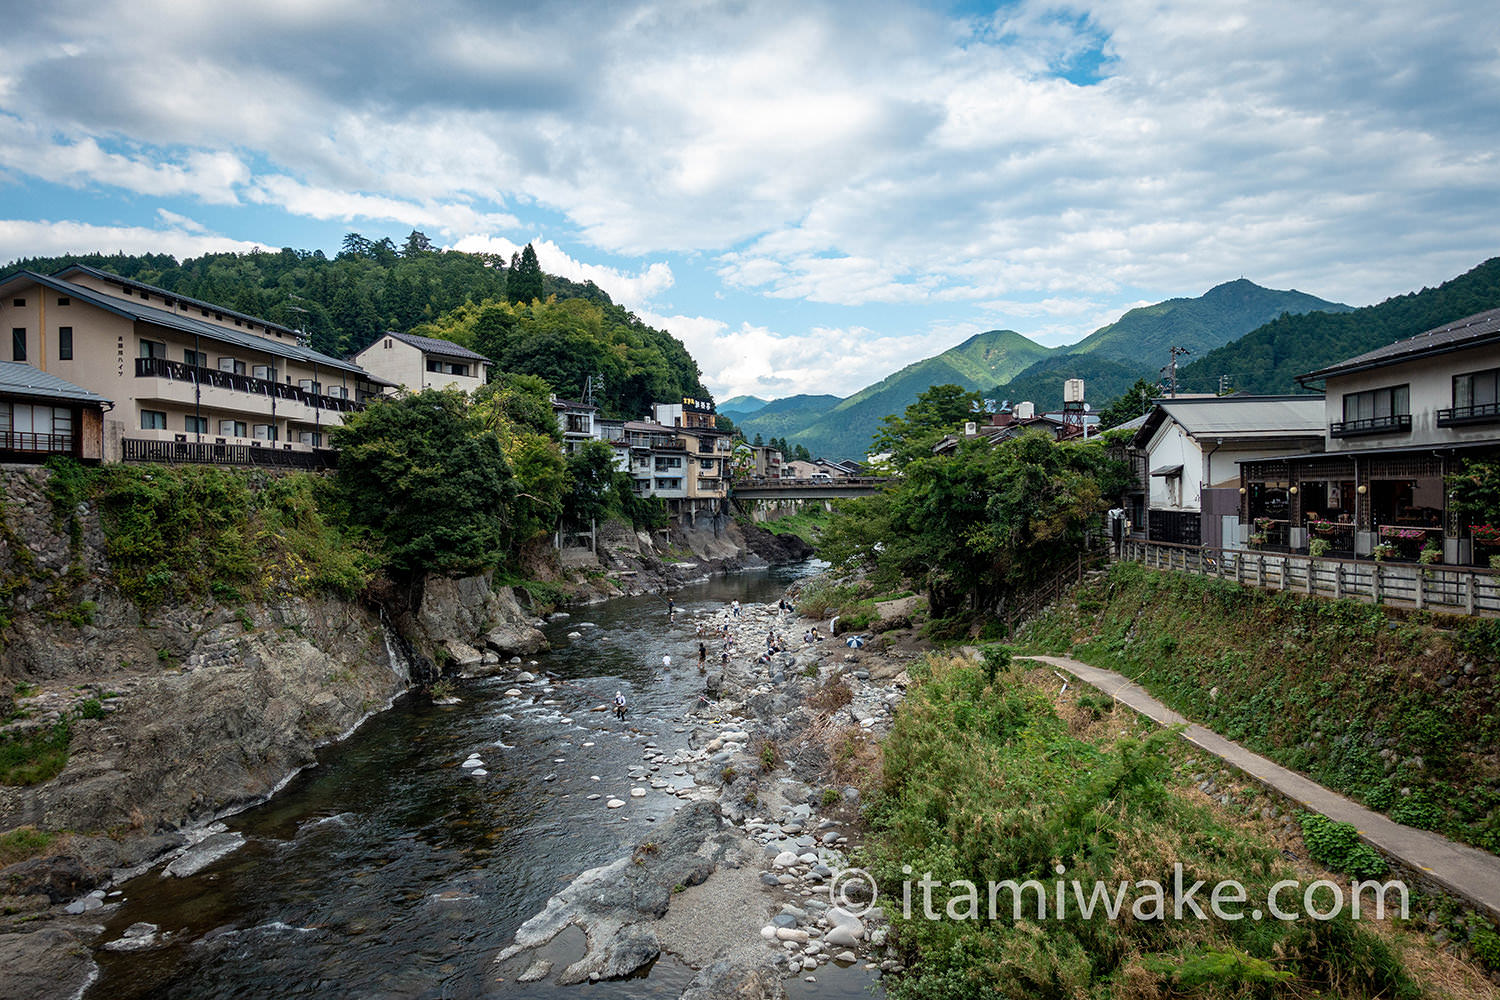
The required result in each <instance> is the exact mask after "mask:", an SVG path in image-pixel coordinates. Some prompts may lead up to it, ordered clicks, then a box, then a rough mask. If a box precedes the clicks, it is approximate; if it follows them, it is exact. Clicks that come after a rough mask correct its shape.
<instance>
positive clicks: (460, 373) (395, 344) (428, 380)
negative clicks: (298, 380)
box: [354, 330, 494, 392]
mask: <svg viewBox="0 0 1500 1000" xmlns="http://www.w3.org/2000/svg"><path fill="white" fill-rule="evenodd" d="M354 361H355V363H356V364H358V365H359V366H360V367H361V368H363V369H364V370H365V371H367V372H369V373H370V374H372V375H374V376H376V377H377V378H380V379H383V380H384V381H386V382H389V383H391V384H392V385H399V386H402V387H403V388H406V389H409V390H410V391H412V392H420V391H422V390H423V389H462V390H463V391H464V392H473V391H474V390H475V389H478V388H479V387H480V386H482V385H484V384H485V383H486V382H488V381H489V380H490V369H491V368H492V367H494V362H492V361H490V359H489V358H487V357H485V356H484V355H483V354H478V353H476V352H474V351H471V350H469V349H468V348H467V347H461V346H459V345H458V344H455V343H454V342H453V341H451V340H439V339H437V338H436V337H418V336H415V335H414V334H410V333H396V332H394V331H390V330H387V331H386V332H385V334H384V335H383V336H381V337H380V338H379V339H378V340H376V341H375V342H374V343H373V344H371V345H370V346H369V347H366V348H365V349H364V350H362V351H360V352H359V353H358V354H356V355H354Z"/></svg>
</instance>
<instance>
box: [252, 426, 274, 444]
mask: <svg viewBox="0 0 1500 1000" xmlns="http://www.w3.org/2000/svg"><path fill="white" fill-rule="evenodd" d="M254 437H255V438H256V440H258V441H275V440H276V425H275V424H256V425H255V427H254Z"/></svg>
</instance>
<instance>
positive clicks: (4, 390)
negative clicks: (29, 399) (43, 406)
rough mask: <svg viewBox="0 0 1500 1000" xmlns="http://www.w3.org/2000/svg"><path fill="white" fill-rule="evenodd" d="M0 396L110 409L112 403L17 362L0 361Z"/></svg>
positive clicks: (38, 369)
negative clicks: (90, 404) (57, 401)
mask: <svg viewBox="0 0 1500 1000" xmlns="http://www.w3.org/2000/svg"><path fill="white" fill-rule="evenodd" d="M0 395H4V396H34V397H36V398H38V399H67V400H72V401H74V402H78V403H95V404H97V405H99V406H110V405H112V402H113V401H112V400H108V399H105V398H104V397H103V396H101V395H99V394H98V393H94V392H89V391H88V390H87V389H84V388H81V387H79V386H76V385H74V384H73V383H72V382H68V381H66V380H64V379H60V378H58V377H57V376H56V375H53V374H52V373H50V372H44V371H42V370H41V369H40V368H34V367H32V366H31V365H27V364H22V363H21V362H19V361H0Z"/></svg>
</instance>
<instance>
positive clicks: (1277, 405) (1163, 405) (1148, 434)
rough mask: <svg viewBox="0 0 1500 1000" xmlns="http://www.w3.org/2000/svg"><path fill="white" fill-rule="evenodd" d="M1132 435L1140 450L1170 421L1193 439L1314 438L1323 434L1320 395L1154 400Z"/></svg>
mask: <svg viewBox="0 0 1500 1000" xmlns="http://www.w3.org/2000/svg"><path fill="white" fill-rule="evenodd" d="M1153 402H1154V403H1155V404H1156V408H1155V409H1153V410H1152V411H1151V412H1150V413H1149V414H1148V415H1147V417H1146V420H1145V422H1144V423H1142V424H1141V427H1140V429H1139V430H1138V431H1136V433H1135V438H1134V439H1133V443H1134V444H1135V446H1136V447H1143V446H1144V445H1146V444H1147V443H1148V442H1149V441H1150V440H1151V438H1152V437H1153V436H1155V434H1156V430H1157V428H1158V427H1160V426H1161V425H1162V423H1163V422H1164V421H1165V420H1166V418H1167V417H1170V418H1172V419H1173V420H1175V421H1177V422H1178V423H1179V424H1181V425H1182V427H1183V429H1184V430H1186V431H1187V432H1188V433H1189V434H1191V435H1193V436H1194V437H1197V438H1205V437H1225V438H1246V437H1254V438H1266V437H1316V436H1320V435H1322V434H1323V433H1324V432H1326V431H1327V426H1326V425H1325V424H1324V422H1323V421H1324V409H1323V397H1322V396H1217V397H1211V398H1207V399H1181V398H1178V399H1157V400H1153Z"/></svg>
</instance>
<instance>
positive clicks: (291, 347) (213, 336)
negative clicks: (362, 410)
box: [0, 271, 373, 381]
mask: <svg viewBox="0 0 1500 1000" xmlns="http://www.w3.org/2000/svg"><path fill="white" fill-rule="evenodd" d="M18 280H25V281H28V282H34V283H36V284H39V285H45V286H47V287H48V288H51V289H53V290H54V291H57V292H61V293H62V294H63V295H67V296H70V297H72V298H75V299H78V300H79V301H82V302H87V303H88V304H89V305H92V306H97V307H98V308H100V309H104V310H106V311H108V312H112V313H114V314H115V315H117V316H123V317H125V318H126V319H131V320H139V321H141V322H143V323H153V324H155V325H156V326H164V327H166V328H168V329H170V330H180V331H181V332H183V333H190V334H193V335H195V336H198V337H207V338H208V339H210V340H216V341H219V342H220V343H225V344H233V345H235V346H236V347H244V348H246V349H248V350H252V351H265V352H266V353H267V354H274V355H276V356H278V357H283V358H291V359H292V360H294V361H301V362H303V363H304V364H309V365H319V366H321V367H324V368H333V369H336V370H338V371H343V372H348V373H350V374H352V375H356V376H358V377H360V378H363V379H367V380H371V381H373V379H372V378H371V376H370V374H369V372H367V371H365V370H364V369H363V368H361V367H360V366H359V365H356V364H354V363H353V362H350V361H344V360H342V359H341V358H335V357H331V356H329V355H327V354H322V353H320V352H318V351H315V350H313V349H312V348H310V347H303V346H302V345H300V344H297V343H295V342H293V343H287V342H284V341H279V340H273V339H272V338H270V337H261V336H257V335H256V334H253V333H246V332H244V331H243V330H231V329H228V328H227V327H222V326H218V325H216V324H213V323H205V322H203V321H202V320H197V319H194V318H192V317H191V316H181V315H179V314H177V313H174V312H169V311H168V310H166V309H158V308H156V307H155V306H150V305H144V304H141V303H136V302H132V301H131V300H129V299H123V298H117V297H116V296H113V295H106V294H105V293H103V292H97V291H95V290H94V289H92V288H88V287H86V286H84V285H75V284H73V283H72V282H71V281H64V280H63V279H61V278H54V277H51V276H49V275H45V274H37V273H36V272H35V271H16V272H14V273H12V274H10V275H7V276H6V277H5V279H4V280H3V281H0V287H4V286H6V285H10V284H12V283H14V282H16V281H18ZM165 294H168V295H170V294H171V293H170V292H168V293H165ZM179 298H180V297H179ZM182 301H196V300H187V299H183V300H182ZM210 308H213V309H218V308H219V307H217V306H212V305H211V306H210ZM219 311H221V312H224V313H225V315H229V311H228V310H219ZM257 322H264V321H263V320H257ZM272 325H273V326H274V325H275V324H272ZM282 329H285V328H284V327H283V328H282Z"/></svg>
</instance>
